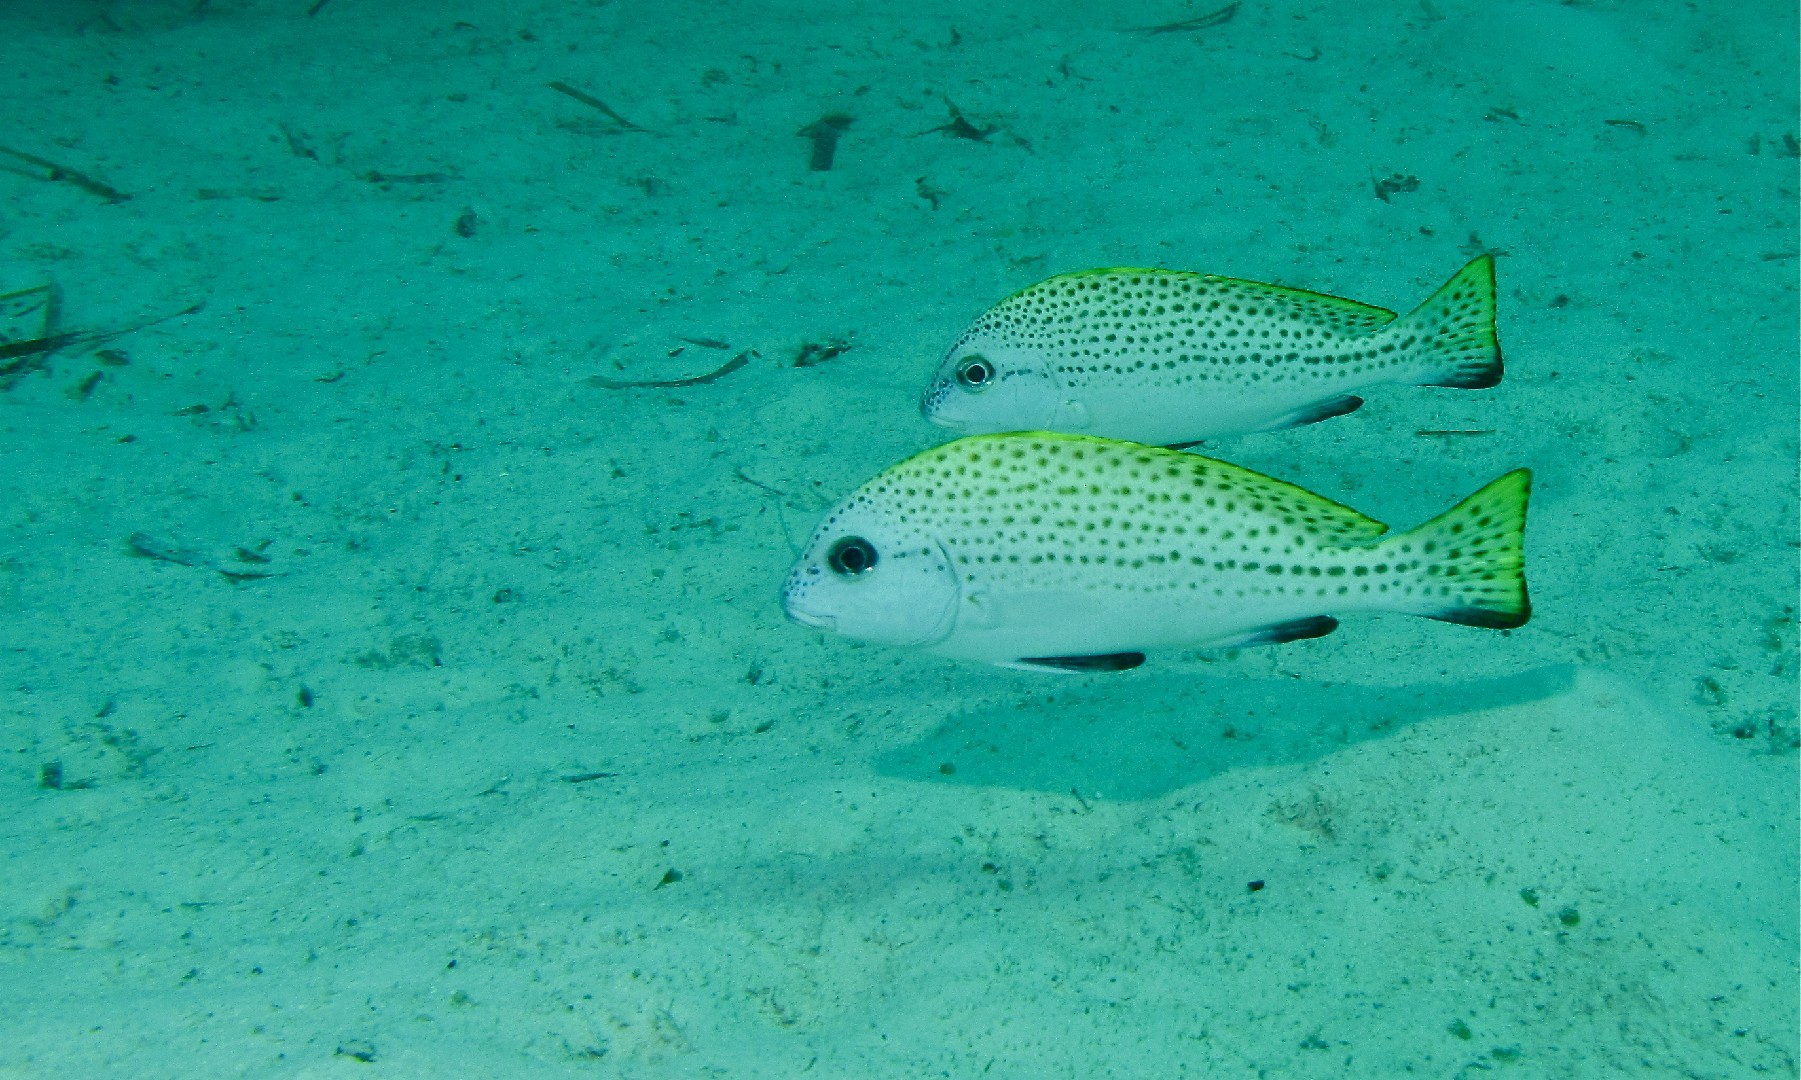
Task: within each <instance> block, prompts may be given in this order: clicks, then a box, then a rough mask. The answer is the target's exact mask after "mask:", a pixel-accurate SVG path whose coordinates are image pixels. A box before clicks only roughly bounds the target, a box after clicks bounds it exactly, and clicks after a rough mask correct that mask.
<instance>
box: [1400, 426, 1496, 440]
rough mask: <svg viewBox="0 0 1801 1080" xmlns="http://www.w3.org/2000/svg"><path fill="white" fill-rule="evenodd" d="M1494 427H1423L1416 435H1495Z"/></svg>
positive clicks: (1440, 437)
mask: <svg viewBox="0 0 1801 1080" xmlns="http://www.w3.org/2000/svg"><path fill="white" fill-rule="evenodd" d="M1494 433H1495V429H1494V428H1421V429H1419V430H1418V431H1416V432H1414V434H1415V435H1424V436H1426V437H1428V438H1433V439H1444V438H1449V437H1450V436H1453V435H1493V434H1494Z"/></svg>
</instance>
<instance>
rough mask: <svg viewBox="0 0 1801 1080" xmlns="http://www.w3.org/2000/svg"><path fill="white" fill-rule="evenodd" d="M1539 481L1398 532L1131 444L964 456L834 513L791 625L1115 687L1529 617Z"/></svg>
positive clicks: (1029, 437)
mask: <svg viewBox="0 0 1801 1080" xmlns="http://www.w3.org/2000/svg"><path fill="white" fill-rule="evenodd" d="M1529 487H1530V474H1529V473H1528V472H1527V471H1526V470H1524V469H1519V470H1516V471H1514V472H1510V473H1508V474H1506V475H1505V476H1502V477H1500V478H1499V479H1497V480H1495V481H1494V482H1493V483H1491V484H1489V485H1488V486H1487V487H1485V488H1483V489H1482V490H1480V491H1478V492H1477V493H1476V494H1474V495H1471V496H1470V497H1469V498H1467V499H1465V500H1464V501H1463V502H1461V503H1459V504H1457V505H1456V506H1455V507H1453V508H1452V509H1450V510H1448V511H1446V512H1445V513H1443V514H1441V515H1439V516H1438V517H1436V518H1434V519H1432V520H1431V521H1429V522H1427V523H1425V524H1424V525H1421V526H1420V527H1419V528H1417V529H1414V530H1413V531H1412V532H1408V533H1403V534H1401V535H1399V536H1392V537H1391V536H1387V535H1385V534H1386V533H1387V531H1388V527H1387V526H1386V525H1383V524H1382V523H1381V522H1379V521H1375V520H1372V519H1370V518H1367V517H1365V516H1364V515H1362V514H1360V513H1358V512H1357V511H1355V510H1351V509H1349V508H1347V507H1344V506H1340V505H1339V504H1338V503H1335V502H1332V501H1331V500H1330V499H1326V498H1322V497H1321V496H1318V495H1315V494H1312V493H1311V492H1308V491H1304V490H1302V489H1301V488H1298V487H1295V486H1294V485H1292V484H1286V483H1283V482H1282V481H1280V480H1272V479H1270V478H1269V477H1267V476H1262V475H1259V474H1257V473H1254V472H1251V471H1250V470H1249V469H1242V468H1239V467H1238V466H1236V465H1230V464H1227V463H1226V462H1223V461H1215V460H1213V459H1211V458H1205V457H1201V456H1199V455H1195V454H1187V453H1180V452H1177V451H1174V450H1166V449H1163V448H1161V447H1152V446H1144V445H1141V444H1138V443H1127V442H1116V441H1113V440H1108V439H1097V438H1092V437H1088V436H1081V435H1063V434H1052V433H1049V432H1021V433H1014V434H1007V435H983V436H974V437H970V438H964V439H959V440H957V441H955V442H952V443H947V444H946V445H944V446H940V447H938V448H936V449H933V450H928V451H926V452H925V453H923V454H920V455H918V456H916V457H913V458H910V459H908V460H907V461H904V462H901V463H900V464H898V465H896V466H894V467H892V468H890V469H888V470H887V471H886V472H883V473H881V474H880V475H878V476H877V477H875V478H874V479H873V480H870V481H869V482H868V483H866V484H864V485H863V486H862V487H861V488H859V489H857V490H856V491H855V492H853V493H852V494H851V495H850V496H849V497H847V498H846V499H845V500H844V501H843V502H841V503H839V504H838V505H837V507H835V508H834V509H833V510H832V511H831V512H830V513H829V514H828V515H827V516H826V518H825V520H824V521H823V522H822V523H821V524H820V525H819V527H818V529H817V530H815V531H814V533H813V536H812V538H811V539H810V540H809V541H808V542H807V546H806V550H805V551H804V552H803V553H802V554H801V556H800V560H799V561H798V562H797V563H795V565H794V568H793V569H792V570H791V571H790V572H789V574H788V578H787V581H786V583H785V584H784V585H783V587H782V606H783V608H784V610H785V611H786V612H787V615H788V617H789V618H790V619H793V620H794V621H795V622H797V623H800V624H802V625H803V626H809V627H813V628H815V629H819V630H825V631H828V632H834V633H838V634H843V635H845V636H847V637H852V638H858V639H862V640H867V641H874V642H880V643H884V644H889V645H901V646H912V647H916V648H920V649H924V650H927V651H929V652H933V653H938V654H940V655H944V656H952V657H964V658H968V659H973V660H985V661H988V662H990V663H996V664H1001V665H1004V666H1009V667H1026V668H1035V669H1051V670H1074V671H1082V670H1118V669H1122V668H1129V667H1135V666H1137V665H1138V664H1139V663H1141V662H1143V660H1144V652H1145V651H1146V650H1149V649H1156V648H1180V647H1212V648H1222V647H1228V646H1243V645H1259V644H1269V643H1274V642H1282V641H1293V640H1295V639H1298V638H1311V637H1319V636H1321V635H1323V634H1327V633H1330V632H1331V631H1332V630H1333V629H1334V628H1335V627H1336V626H1337V625H1338V623H1337V620H1336V619H1335V618H1334V616H1337V615H1342V614H1345V613H1347V612H1355V611H1398V612H1404V613H1407V614H1410V615H1422V616H1425V617H1426V618H1429V619H1441V620H1444V621H1445V622H1454V623H1464V624H1467V625H1470V626H1486V627H1495V628H1510V627H1515V626H1520V625H1522V624H1523V623H1525V621H1526V619H1527V618H1528V616H1529V614H1530V606H1529V604H1528V602H1527V598H1526V581H1525V576H1524V563H1523V555H1522V534H1523V533H1524V531H1525V523H1526V498H1527V493H1528V489H1529Z"/></svg>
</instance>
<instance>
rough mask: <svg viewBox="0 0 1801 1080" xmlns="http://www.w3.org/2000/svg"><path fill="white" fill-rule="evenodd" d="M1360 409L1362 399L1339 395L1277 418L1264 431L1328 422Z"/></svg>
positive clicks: (1353, 395)
mask: <svg viewBox="0 0 1801 1080" xmlns="http://www.w3.org/2000/svg"><path fill="white" fill-rule="evenodd" d="M1361 408H1363V399H1362V398H1360V397H1358V396H1357V395H1356V394H1341V395H1339V396H1338V397H1333V398H1327V399H1326V400H1324V401H1316V402H1314V403H1313V404H1311V405H1305V406H1302V407H1301V408H1299V409H1296V410H1295V411H1293V412H1291V413H1287V414H1285V415H1283V416H1279V417H1277V418H1276V420H1275V422H1274V423H1272V424H1270V426H1269V427H1268V428H1266V429H1265V430H1266V431H1281V430H1283V429H1284V428H1295V427H1303V426H1305V425H1307V424H1317V423H1319V422H1320V421H1321V420H1330V419H1332V418H1333V417H1334V416H1343V415H1344V414H1345V413H1349V412H1356V411H1357V410H1358V409H1361Z"/></svg>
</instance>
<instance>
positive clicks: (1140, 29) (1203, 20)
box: [1125, 4, 1238, 34]
mask: <svg viewBox="0 0 1801 1080" xmlns="http://www.w3.org/2000/svg"><path fill="white" fill-rule="evenodd" d="M1236 14H1238V5H1237V4H1227V5H1226V6H1225V7H1223V8H1220V9H1219V10H1218V11H1212V12H1208V13H1207V14H1205V15H1196V16H1195V17H1194V18H1192V19H1182V20H1180V21H1177V22H1172V23H1164V24H1162V25H1161V26H1128V27H1126V29H1125V32H1126V33H1128V34H1181V33H1186V32H1187V31H1190V30H1206V29H1207V28H1209V27H1213V26H1219V25H1220V24H1222V23H1229V22H1231V21H1232V16H1234V15H1236Z"/></svg>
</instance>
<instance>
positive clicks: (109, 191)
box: [0, 146, 131, 203]
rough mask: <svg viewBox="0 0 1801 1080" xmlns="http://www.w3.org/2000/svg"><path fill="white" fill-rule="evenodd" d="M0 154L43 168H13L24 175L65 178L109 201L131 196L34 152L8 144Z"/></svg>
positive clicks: (0, 149) (117, 201)
mask: <svg viewBox="0 0 1801 1080" xmlns="http://www.w3.org/2000/svg"><path fill="white" fill-rule="evenodd" d="M0 154H5V155H6V156H8V157H13V158H17V159H19V160H20V161H23V162H26V163H27V164H30V165H36V166H37V167H38V168H39V169H42V170H43V172H42V173H37V172H32V171H29V170H25V169H17V170H13V171H15V172H19V173H22V174H24V175H26V176H35V177H37V178H38V179H39V180H51V181H55V180H67V181H68V182H69V183H71V184H74V185H75V186H76V187H78V188H80V189H81V190H83V191H85V192H88V193H89V194H91V195H98V196H100V197H101V198H102V199H105V200H106V201H107V202H110V203H122V202H124V201H125V200H126V199H129V198H131V196H130V195H127V194H125V193H124V192H123V191H120V190H119V189H118V188H116V187H113V186H112V185H111V184H107V183H103V182H101V181H99V180H96V179H94V178H93V177H91V176H89V175H88V174H87V173H83V172H76V171H75V170H74V169H71V168H69V167H68V166H67V165H58V164H57V163H56V162H54V161H49V160H47V159H45V158H41V157H38V156H37V155H36V154H27V153H25V152H24V151H23V150H14V149H12V148H11V147H8V146H0Z"/></svg>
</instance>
